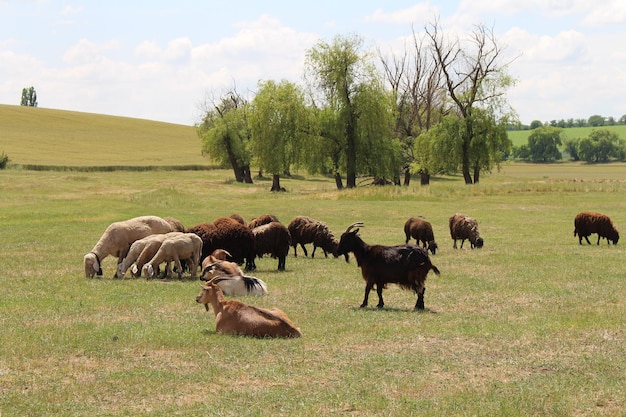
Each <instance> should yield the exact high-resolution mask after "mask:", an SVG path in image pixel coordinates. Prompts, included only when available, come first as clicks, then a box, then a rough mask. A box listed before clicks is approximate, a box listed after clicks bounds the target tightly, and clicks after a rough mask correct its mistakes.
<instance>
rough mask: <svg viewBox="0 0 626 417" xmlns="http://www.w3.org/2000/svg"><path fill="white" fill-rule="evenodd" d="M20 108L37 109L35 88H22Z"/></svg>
mask: <svg viewBox="0 0 626 417" xmlns="http://www.w3.org/2000/svg"><path fill="white" fill-rule="evenodd" d="M20 105H21V106H29V107H37V92H36V91H35V87H32V86H31V87H30V88H22V100H21V102H20Z"/></svg>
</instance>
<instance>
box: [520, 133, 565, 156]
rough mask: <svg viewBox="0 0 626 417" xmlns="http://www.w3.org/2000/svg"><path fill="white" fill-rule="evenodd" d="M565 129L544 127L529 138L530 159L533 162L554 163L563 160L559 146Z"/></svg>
mask: <svg viewBox="0 0 626 417" xmlns="http://www.w3.org/2000/svg"><path fill="white" fill-rule="evenodd" d="M562 131H563V129H561V128H558V127H553V126H543V127H539V128H537V129H535V130H533V131H532V133H531V134H530V136H528V151H529V152H528V159H530V160H531V161H533V162H554V161H557V160H560V159H561V151H560V150H559V146H561V145H562V143H561V132H562Z"/></svg>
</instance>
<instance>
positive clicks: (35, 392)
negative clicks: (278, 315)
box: [0, 152, 626, 416]
mask: <svg viewBox="0 0 626 417" xmlns="http://www.w3.org/2000/svg"><path fill="white" fill-rule="evenodd" d="M7 153H9V154H11V153H10V152H7ZM625 178H626V165H624V164H611V165H581V164H569V163H568V164H554V165H545V166H539V165H526V164H512V165H505V166H504V167H503V170H502V171H501V172H499V173H494V174H491V175H484V176H482V180H481V183H480V184H477V185H473V186H466V185H464V184H463V181H462V179H461V178H459V177H445V178H433V179H432V182H431V185H430V186H428V187H420V186H419V181H415V180H414V181H413V183H412V185H411V186H410V187H361V188H358V189H354V190H344V191H337V190H336V189H335V185H334V181H333V180H332V179H328V178H324V177H307V176H295V177H294V178H291V179H283V180H281V184H282V185H283V186H284V187H285V188H286V189H287V190H288V192H286V193H274V194H273V193H270V192H269V191H268V190H269V188H270V185H271V183H270V182H269V181H262V180H256V182H255V184H253V185H243V184H237V183H234V182H233V181H232V174H231V172H230V171H225V170H214V171H201V172H197V171H153V172H125V171H116V172H108V173H102V172H87V173H85V172H34V171H23V170H3V171H0V190H2V197H3V198H2V200H0V235H1V236H2V239H0V248H1V249H0V251H1V256H2V258H1V259H2V261H1V262H0V273H1V276H2V278H0V292H1V294H2V296H1V300H2V302H1V303H0V334H1V335H2V343H1V344H0V415H2V416H58V415H72V416H93V415H110V416H127V415H132V416H171V415H188V416H196V415H213V416H294V415H298V416H327V415H328V416H330V415H345V416H377V415H386V416H410V415H420V416H424V415H426V416H429V415H432V416H440V415H446V416H452V415H483V416H494V415H502V416H528V415H537V416H539V415H541V416H572V415H578V416H596V415H597V416H619V415H624V409H626V401H625V396H624V393H625V392H626V379H625V375H626V343H625V336H626V322H625V318H624V317H625V313H626V301H625V300H626V286H625V285H624V280H625V279H626V277H625V275H626V273H625V271H624V265H625V264H624V259H625V257H626V241H620V242H619V243H618V244H617V245H615V246H607V245H606V243H604V242H603V244H601V245H600V246H596V245H591V246H587V245H583V246H580V245H579V244H578V239H577V238H575V237H574V236H573V228H574V227H573V218H574V215H575V214H576V213H577V212H579V211H582V210H596V211H600V212H603V213H605V214H608V215H609V216H611V218H612V219H613V221H614V222H615V224H616V225H617V228H618V229H620V230H621V231H622V234H623V235H624V234H625V233H626V179H625ZM455 212H464V213H466V214H469V215H471V216H474V217H476V218H477V219H478V222H479V225H480V232H481V236H482V237H483V238H484V240H485V247H484V248H483V249H480V250H470V249H469V248H468V245H467V244H466V246H465V249H463V250H456V251H455V250H453V249H452V241H451V239H450V237H449V233H448V229H447V220H448V217H449V216H450V215H451V214H453V213H455ZM232 213H239V214H241V215H243V216H244V218H245V219H247V220H250V219H251V218H253V217H255V216H257V215H260V214H264V213H272V214H275V215H276V216H278V218H279V219H280V220H281V221H283V222H284V223H288V222H289V221H290V220H291V219H292V218H293V217H295V216H296V215H301V214H302V215H308V216H311V217H314V218H316V219H319V220H322V221H325V222H327V223H328V225H329V226H330V228H331V229H332V230H333V231H334V232H335V234H336V235H340V234H341V232H343V230H345V228H346V227H347V226H348V225H349V224H351V223H353V222H355V221H363V222H364V223H365V227H364V228H362V229H361V232H360V233H361V236H362V238H363V239H364V240H365V241H366V242H368V243H382V244H396V243H403V242H404V234H403V224H404V222H405V220H406V219H407V218H408V217H410V216H417V215H422V216H424V217H426V219H427V220H429V221H430V222H431V223H432V224H433V227H434V232H435V238H436V240H437V242H438V243H439V248H440V249H439V252H438V253H437V255H435V256H432V257H431V258H432V260H433V263H434V264H435V265H436V266H437V267H438V268H439V269H440V270H441V276H440V277H437V276H435V275H434V274H432V273H431V274H430V275H429V277H428V280H427V281H426V293H425V304H426V310H425V311H424V312H416V311H413V305H414V304H415V296H414V295H413V294H411V293H409V292H406V291H402V290H400V289H399V288H398V287H396V286H390V287H389V288H388V289H387V290H385V304H386V305H385V308H384V309H383V310H377V309H376V308H375V307H374V306H375V303H376V297H375V295H374V294H373V297H371V298H370V307H369V308H367V309H360V308H358V306H359V304H360V302H361V300H362V296H363V290H364V286H365V285H364V282H363V280H362V278H361V276H360V270H359V269H358V267H357V265H356V263H355V260H354V258H353V257H352V259H351V262H350V263H346V262H345V261H344V260H343V259H341V258H340V259H332V258H329V259H325V258H324V257H323V256H321V255H320V254H319V251H318V254H316V255H317V256H316V258H315V259H311V258H304V257H303V254H302V252H301V251H299V252H298V253H299V255H300V256H299V257H298V258H294V256H293V250H292V251H291V252H290V255H289V257H288V258H287V263H286V269H287V270H286V271H285V272H277V271H276V266H277V261H276V260H275V259H271V258H267V257H266V258H263V259H260V260H257V267H258V270H257V271H256V272H255V273H254V275H256V276H258V277H259V278H261V279H263V280H264V281H265V282H267V284H268V289H269V295H267V296H266V297H263V298H253V297H244V298H243V301H245V302H248V303H250V304H255V305H259V306H263V307H273V306H277V307H280V308H281V309H282V310H284V311H285V312H286V313H287V314H288V315H289V317H290V318H291V319H292V320H293V321H294V323H296V325H298V326H299V327H300V328H301V330H302V332H303V337H302V338H300V339H295V340H269V339H253V338H244V337H231V336H224V335H220V334H216V333H215V327H214V317H213V314H212V313H206V312H205V310H204V308H203V307H202V306H201V305H198V304H196V303H195V296H196V295H197V293H198V291H199V289H200V286H199V281H196V280H190V279H185V280H183V281H178V280H167V281H164V280H159V279H155V280H149V281H147V280H145V279H144V278H140V279H125V280H116V279H112V278H111V277H112V275H113V273H114V265H115V261H114V259H112V258H107V259H106V260H105V261H104V263H103V269H104V276H103V277H102V278H99V279H88V278H85V277H84V272H83V265H82V259H83V255H84V254H85V253H86V252H88V251H89V250H90V249H91V248H92V247H93V245H94V244H95V242H96V241H97V240H98V238H99V237H100V235H101V234H102V232H103V231H104V229H105V228H106V226H108V225H109V224H110V223H111V222H114V221H117V220H122V219H126V218H130V217H133V216H137V215H144V214H155V215H160V216H174V217H176V218H178V219H179V220H181V221H182V222H183V223H184V224H185V225H187V226H191V225H194V224H196V223H199V222H203V221H212V220H214V219H215V218H217V217H219V216H228V215H230V214H232ZM623 239H624V240H626V238H623ZM593 241H594V238H593V237H592V242H593ZM372 301H373V302H372Z"/></svg>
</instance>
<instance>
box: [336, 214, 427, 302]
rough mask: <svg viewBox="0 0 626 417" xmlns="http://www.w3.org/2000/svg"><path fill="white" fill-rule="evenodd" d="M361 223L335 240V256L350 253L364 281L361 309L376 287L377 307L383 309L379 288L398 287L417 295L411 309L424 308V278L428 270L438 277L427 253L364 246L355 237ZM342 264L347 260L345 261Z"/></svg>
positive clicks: (417, 249)
mask: <svg viewBox="0 0 626 417" xmlns="http://www.w3.org/2000/svg"><path fill="white" fill-rule="evenodd" d="M359 226H363V223H361V222H358V223H354V224H352V225H350V226H348V228H347V229H346V231H345V232H344V233H343V234H342V235H341V239H340V240H339V247H338V248H337V253H338V254H340V255H343V254H345V255H347V254H348V253H349V252H352V253H354V256H355V258H356V261H357V264H358V266H360V267H361V275H362V276H363V279H364V280H365V282H366V284H365V296H364V297H363V302H362V303H361V308H364V307H367V303H368V298H369V293H370V291H371V290H372V288H373V287H374V285H376V292H377V293H378V305H377V307H378V308H383V307H384V306H385V303H384V301H383V289H384V288H385V287H386V286H387V284H398V285H399V286H400V287H401V288H403V289H407V290H413V291H414V292H415V293H416V294H417V302H416V303H415V308H416V309H420V310H423V309H424V292H425V291H426V287H425V286H424V283H425V282H426V276H427V275H428V272H430V271H431V270H432V271H433V272H434V273H435V274H437V275H439V269H437V267H436V266H434V265H433V264H432V263H431V262H430V258H429V257H428V252H427V251H426V250H425V249H423V248H421V247H419V246H417V245H411V244H404V245H396V246H383V245H368V244H367V243H365V242H364V241H363V239H361V238H360V237H359V235H358V232H359V229H358V228H357V229H355V230H354V231H352V229H353V228H354V227H359ZM346 261H348V259H347V258H346Z"/></svg>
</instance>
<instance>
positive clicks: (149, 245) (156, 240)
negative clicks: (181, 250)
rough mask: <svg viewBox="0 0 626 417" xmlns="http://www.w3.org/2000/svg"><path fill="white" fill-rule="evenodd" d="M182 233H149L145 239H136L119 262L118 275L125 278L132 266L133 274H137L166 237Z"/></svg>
mask: <svg viewBox="0 0 626 417" xmlns="http://www.w3.org/2000/svg"><path fill="white" fill-rule="evenodd" d="M180 234H182V232H169V233H160V234H156V235H149V236H146V237H144V238H143V239H139V240H136V241H134V242H133V244H132V245H130V249H129V251H128V254H127V255H126V257H125V258H124V259H123V260H122V262H121V263H119V264H117V275H116V276H117V277H118V278H124V277H125V275H126V271H128V268H131V266H132V268H131V271H132V273H133V275H134V276H137V272H138V271H141V268H142V267H143V265H144V264H145V263H146V262H148V261H149V260H150V259H152V257H153V256H154V255H155V254H156V253H157V251H158V250H159V248H160V247H161V244H162V243H163V241H164V240H165V239H167V238H168V237H172V236H177V235H180Z"/></svg>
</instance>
